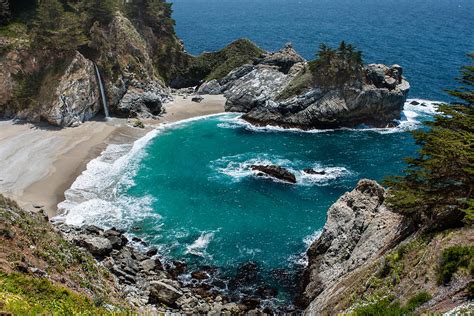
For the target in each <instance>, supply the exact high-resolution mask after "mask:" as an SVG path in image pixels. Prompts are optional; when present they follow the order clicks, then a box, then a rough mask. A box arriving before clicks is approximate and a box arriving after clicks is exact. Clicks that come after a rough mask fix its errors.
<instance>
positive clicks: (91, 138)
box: [0, 95, 225, 216]
mask: <svg viewBox="0 0 474 316" xmlns="http://www.w3.org/2000/svg"><path fill="white" fill-rule="evenodd" d="M203 97H204V100H203V101H202V102H201V103H196V102H192V101H191V97H187V98H184V97H183V96H175V101H174V102H172V103H168V104H165V109H166V111H165V113H164V114H163V115H162V116H161V117H160V118H159V119H156V120H146V121H145V124H146V125H147V127H146V128H145V129H140V128H133V127H131V126H130V125H129V124H128V122H127V120H125V119H115V118H112V119H110V120H108V121H105V120H103V121H99V120H97V121H89V122H85V123H84V124H82V125H81V126H79V127H75V128H64V129H59V128H55V127H51V126H48V125H43V124H40V125H33V124H29V123H17V122H13V121H0V193H2V194H4V195H6V196H8V197H11V198H13V199H15V200H16V201H17V202H18V203H19V204H20V205H21V206H22V207H23V208H25V209H30V210H35V209H36V210H39V209H43V210H45V212H47V214H48V215H49V216H54V215H55V214H56V211H57V204H58V203H59V202H61V201H62V200H63V199H64V191H65V190H67V189H68V188H69V187H70V186H71V184H72V183H73V182H74V180H75V179H76V178H77V177H78V176H79V175H80V174H81V173H82V171H84V170H85V168H86V166H87V163H88V162H89V161H91V160H92V159H94V158H96V157H97V156H99V155H100V153H101V152H102V151H103V150H104V149H105V148H106V147H107V145H109V144H123V143H131V142H133V141H135V140H136V139H138V138H140V137H142V136H143V135H145V134H146V133H147V132H148V131H150V130H151V129H152V128H154V126H157V125H159V124H162V123H172V122H177V121H180V120H184V119H188V118H192V117H198V116H203V115H209V114H216V113H221V112H224V104H225V99H224V97H223V96H220V95H219V96H203Z"/></svg>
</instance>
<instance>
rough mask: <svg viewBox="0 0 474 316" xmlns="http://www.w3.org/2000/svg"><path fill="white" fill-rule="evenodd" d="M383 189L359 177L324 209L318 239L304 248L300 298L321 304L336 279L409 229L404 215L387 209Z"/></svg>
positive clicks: (376, 254) (370, 259)
mask: <svg viewBox="0 0 474 316" xmlns="http://www.w3.org/2000/svg"><path fill="white" fill-rule="evenodd" d="M384 195H385V190H384V188H383V187H382V186H380V185H379V184H378V183H376V182H374V181H370V180H361V181H359V183H358V184H357V186H356V188H355V189H354V190H353V191H351V192H349V193H346V194H344V195H343V196H342V197H340V198H339V199H338V200H337V202H336V203H334V204H333V205H332V206H331V207H330V208H329V210H328V214H327V221H326V224H325V226H324V229H323V232H322V234H321V236H320V237H319V238H318V240H317V241H316V242H315V243H314V244H312V245H311V247H310V248H309V250H308V253H307V255H308V258H309V264H308V269H307V270H306V274H305V277H304V288H305V289H304V292H303V297H302V300H303V301H306V302H307V303H308V302H311V301H312V300H313V299H315V298H317V299H316V300H315V301H313V303H312V304H311V305H312V306H318V305H321V304H320V301H321V300H323V298H324V297H325V294H324V291H325V290H329V289H330V288H331V286H332V285H334V283H335V282H336V281H337V280H340V279H341V278H342V277H344V276H345V275H346V274H348V273H349V272H351V271H353V270H355V269H357V268H358V267H360V266H361V265H363V264H364V263H366V262H371V261H373V260H374V259H376V258H378V257H380V256H381V255H382V254H383V253H384V252H386V251H387V250H389V249H390V248H391V247H393V246H394V245H395V244H396V242H397V241H399V240H400V239H402V238H403V237H406V236H407V233H408V232H410V231H409V228H410V225H408V224H407V223H406V222H405V219H404V218H403V217H402V216H401V215H398V214H395V213H393V212H391V211H390V210H388V209H387V208H386V207H385V205H384V204H383V202H384Z"/></svg>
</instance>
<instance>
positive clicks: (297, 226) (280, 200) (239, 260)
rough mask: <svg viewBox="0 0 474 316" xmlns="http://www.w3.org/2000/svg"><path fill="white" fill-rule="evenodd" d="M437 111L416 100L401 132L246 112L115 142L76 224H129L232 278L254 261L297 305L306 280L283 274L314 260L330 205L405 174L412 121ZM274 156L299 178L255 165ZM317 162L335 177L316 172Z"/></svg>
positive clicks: (175, 253)
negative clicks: (300, 282)
mask: <svg viewBox="0 0 474 316" xmlns="http://www.w3.org/2000/svg"><path fill="white" fill-rule="evenodd" d="M431 112H432V108H431V107H427V108H423V107H418V108H415V107H413V106H409V105H406V110H405V111H404V113H405V118H404V120H403V121H402V124H401V128H397V129H392V130H377V129H375V130H368V129H359V130H332V131H331V130H329V131H318V132H301V131H281V130H278V129H262V128H253V127H250V126H249V125H248V124H245V123H244V122H243V121H242V120H240V119H239V118H238V115H236V114H223V115H218V116H213V117H208V118H203V119H200V120H195V121H192V122H185V123H181V124H177V125H173V126H172V127H165V128H161V129H160V130H159V131H155V132H152V133H151V134H149V135H148V136H147V137H145V138H143V139H142V140H140V141H138V142H136V143H135V145H134V147H133V148H132V149H131V150H130V148H129V147H127V145H112V146H109V148H108V149H107V150H106V152H104V153H103V154H102V155H101V157H99V158H98V159H96V160H94V161H92V162H91V163H90V164H89V165H88V168H87V170H86V171H85V172H84V173H83V175H81V176H80V177H79V178H78V179H77V180H76V182H75V183H74V184H73V186H72V188H71V189H70V190H68V191H67V192H66V199H67V200H66V202H63V203H61V204H60V209H63V210H65V211H66V215H65V218H66V222H67V223H69V224H76V225H82V224H95V225H99V226H104V227H112V226H115V227H120V228H124V229H126V230H128V231H129V232H130V233H132V234H133V235H137V236H138V237H140V238H142V239H143V240H145V241H147V242H148V243H149V244H150V245H154V246H157V247H158V248H159V249H160V255H162V256H164V257H166V258H168V259H169V260H182V261H185V262H186V263H187V264H188V266H189V268H190V269H189V270H190V271H192V270H196V269H199V268H200V267H202V266H212V267H216V268H218V271H219V278H220V279H224V280H228V279H229V277H232V276H233V275H235V274H236V271H237V270H238V268H239V266H241V265H243V264H245V263H247V262H254V263H256V264H257V265H258V266H259V268H260V272H261V274H260V277H261V279H262V280H265V283H266V285H267V286H268V285H269V286H273V287H276V288H278V289H279V290H280V292H279V299H281V300H283V301H286V302H288V300H289V299H290V298H291V294H292V293H291V291H292V289H291V286H294V284H290V287H285V286H282V285H281V279H278V278H274V277H272V276H274V275H275V273H274V272H275V271H281V270H285V271H290V275H291V273H293V272H294V271H296V270H297V269H298V268H299V267H301V265H302V264H304V260H305V256H304V252H305V250H306V249H307V247H308V245H309V244H310V243H311V241H313V240H314V238H315V237H316V236H317V234H318V231H320V230H321V229H322V228H323V226H324V223H325V219H326V212H327V209H328V207H329V206H330V205H331V204H332V203H334V202H335V201H336V200H337V198H339V197H340V196H341V195H342V194H343V193H344V192H346V191H349V190H352V189H353V188H354V186H355V185H356V183H357V182H358V180H360V179H361V178H370V179H375V180H382V179H383V178H384V177H385V176H387V175H395V174H400V172H401V170H402V169H403V168H404V162H403V158H404V157H407V156H411V155H414V153H415V152H416V146H415V144H414V141H413V139H412V137H411V134H410V133H408V132H406V131H405V129H412V128H414V127H416V124H417V123H418V122H419V121H420V120H423V119H426V118H428V117H429V115H428V114H427V113H431ZM122 151H123V152H122ZM270 163H272V164H278V165H281V166H283V167H285V168H287V169H289V170H290V171H292V172H293V173H295V174H296V177H297V182H298V183H297V184H296V185H291V184H286V183H281V182H275V181H272V180H270V179H265V178H258V177H256V176H255V174H254V173H253V172H252V171H251V170H250V166H251V165H252V164H270ZM305 168H315V169H318V170H325V172H326V174H324V175H313V176H311V175H308V174H305V173H304V172H303V169H305ZM132 228H134V229H132ZM137 228H138V229H137ZM280 276H281V275H280ZM183 281H189V280H186V278H183ZM290 283H291V282H290ZM250 285H251V286H252V284H250ZM224 289H225V286H222V290H224Z"/></svg>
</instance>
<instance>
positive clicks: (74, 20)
mask: <svg viewBox="0 0 474 316" xmlns="http://www.w3.org/2000/svg"><path fill="white" fill-rule="evenodd" d="M33 32H34V37H33V38H34V46H35V47H36V48H37V49H42V50H51V51H56V52H71V51H74V50H76V49H77V47H78V46H80V45H82V44H84V43H86V40H87V39H86V37H85V36H84V33H83V32H82V25H81V21H80V18H79V16H78V15H77V14H75V13H74V12H66V11H65V10H64V7H63V4H62V3H61V2H59V1H58V0H42V1H41V2H40V3H39V4H38V9H37V12H36V18H35V20H34V22H33Z"/></svg>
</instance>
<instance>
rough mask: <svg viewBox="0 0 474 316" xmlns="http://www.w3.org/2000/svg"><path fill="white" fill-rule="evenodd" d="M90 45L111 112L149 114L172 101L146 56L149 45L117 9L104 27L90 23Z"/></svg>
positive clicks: (128, 114) (124, 115) (132, 114)
mask: <svg viewBox="0 0 474 316" xmlns="http://www.w3.org/2000/svg"><path fill="white" fill-rule="evenodd" d="M91 33H92V34H93V36H92V38H93V44H94V45H95V46H96V47H97V48H98V49H99V50H100V53H101V54H100V56H99V57H98V58H97V64H98V65H99V66H100V68H102V69H110V68H113V73H107V72H106V73H105V74H104V76H103V77H104V80H105V86H106V91H107V96H108V99H109V103H110V107H111V111H112V113H114V114H115V115H117V116H123V117H136V116H140V117H145V118H147V117H151V116H154V115H158V114H160V113H161V110H162V105H163V103H165V102H168V101H170V100H172V97H171V91H170V89H169V88H167V87H166V86H165V84H164V83H163V82H162V81H161V80H160V78H159V75H158V73H157V71H156V69H155V67H154V65H153V60H152V57H151V56H150V53H151V52H150V50H151V47H150V46H149V43H148V42H147V41H146V40H145V39H144V37H143V36H142V35H141V34H140V33H139V32H138V30H137V29H136V28H135V26H134V25H133V24H132V22H131V21H130V20H129V19H128V18H127V17H125V16H124V15H123V14H122V13H120V12H117V13H116V14H115V16H114V18H113V19H112V21H111V22H110V24H109V26H108V27H107V28H106V29H102V28H100V27H98V26H94V27H93V28H92V30H91Z"/></svg>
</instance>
